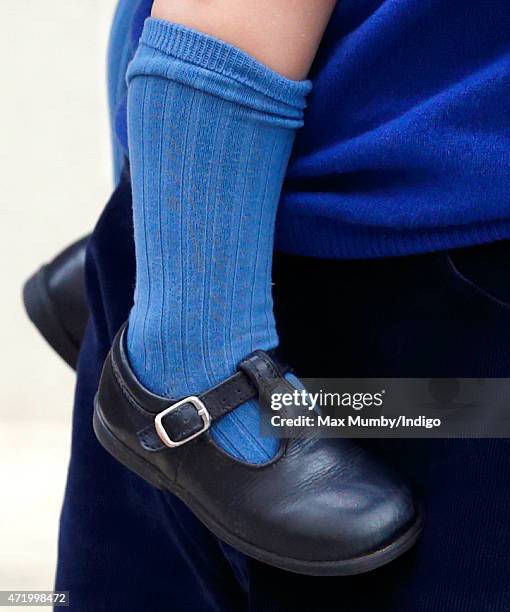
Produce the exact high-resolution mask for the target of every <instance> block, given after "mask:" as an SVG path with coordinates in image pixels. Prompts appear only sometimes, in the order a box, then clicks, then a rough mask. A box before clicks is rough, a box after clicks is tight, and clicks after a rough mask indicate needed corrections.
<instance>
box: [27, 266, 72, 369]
mask: <svg viewBox="0 0 510 612" xmlns="http://www.w3.org/2000/svg"><path fill="white" fill-rule="evenodd" d="M23 303H24V305H25V310H26V312H27V315H28V318H29V319H30V320H31V321H32V323H33V324H34V325H35V327H36V328H37V330H38V331H39V333H40V334H41V336H42V337H43V338H44V339H45V340H46V342H47V343H48V344H49V345H50V346H51V348H52V349H53V350H54V351H55V352H56V353H58V355H60V357H61V358H62V359H63V360H64V361H65V362H66V363H67V364H68V365H69V366H70V367H71V368H73V369H76V363H77V361H78V353H79V347H77V346H76V344H75V343H74V342H73V341H72V339H71V338H70V336H69V334H68V333H67V332H66V330H65V328H64V327H63V325H62V324H61V322H60V320H59V318H58V315H57V312H56V310H55V306H54V304H53V301H52V300H51V297H50V295H49V293H48V285H47V282H46V270H45V266H43V267H42V268H40V269H39V270H38V271H37V272H36V273H35V274H33V275H32V276H31V277H30V278H29V279H28V280H27V281H26V282H25V284H24V285H23Z"/></svg>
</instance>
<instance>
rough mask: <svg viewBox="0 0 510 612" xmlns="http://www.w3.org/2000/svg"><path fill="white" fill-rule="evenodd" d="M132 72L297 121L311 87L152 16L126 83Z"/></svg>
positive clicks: (227, 46) (231, 48)
mask: <svg viewBox="0 0 510 612" xmlns="http://www.w3.org/2000/svg"><path fill="white" fill-rule="evenodd" d="M137 76H157V77H161V78H167V79H170V80H175V81H177V82H180V83H182V84H184V85H188V86H190V87H194V88H196V89H200V90H202V91H205V92H207V93H210V94H213V95H217V96H220V97H223V98H225V99H228V100H230V101H232V102H237V103H240V104H242V105H244V106H249V107H251V108H254V109H256V110H259V111H264V112H269V113H271V114H274V115H279V116H281V118H282V120H284V121H285V120H290V121H293V120H294V121H295V120H297V121H298V122H299V123H300V120H301V119H302V116H303V110H304V108H305V106H306V96H307V94H308V93H309V92H310V90H311V83H310V81H293V80H291V79H287V78H285V77H284V76H282V75H281V74H278V73H277V72H275V71H274V70H271V69H270V68H268V67H267V66H264V65H263V64H261V63H260V62H258V61H257V60H256V59H254V58H253V57H251V56H250V55H248V54H247V53H245V52H244V51H242V50H241V49H238V48H236V47H234V46H232V45H230V44H228V43H226V42H223V41H221V40H218V39H217V38H214V37H213V36H209V35H207V34H203V33H201V32H197V31H196V30H192V29H190V28H187V27H184V26H182V25H179V24H174V23H169V22H167V21H162V20H160V19H153V18H149V19H147V20H146V22H145V25H144V29H143V32H142V36H141V38H140V45H139V47H138V51H137V54H136V56H135V58H134V59H133V61H132V62H131V64H130V66H129V68H128V73H127V79H128V83H129V82H130V81H131V80H132V79H134V78H136V77H137ZM292 127H295V126H294V125H293V126H292Z"/></svg>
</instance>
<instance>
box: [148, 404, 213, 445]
mask: <svg viewBox="0 0 510 612" xmlns="http://www.w3.org/2000/svg"><path fill="white" fill-rule="evenodd" d="M184 404H192V405H193V406H194V407H195V409H196V411H197V414H198V415H199V416H200V418H201V419H202V422H203V427H202V429H200V431H197V432H195V433H193V434H191V435H190V436H188V437H187V438H184V440H179V441H176V440H172V438H171V437H170V436H169V435H168V432H167V431H166V429H165V426H164V425H163V419H164V417H165V416H166V415H167V414H170V413H172V412H175V411H176V410H178V409H179V408H180V407H181V406H183V405H184ZM154 425H155V427H156V432H157V434H158V436H159V437H160V439H161V441H162V442H163V444H164V445H165V446H168V447H169V448H176V447H178V446H182V445H183V444H187V443H188V442H190V441H191V440H193V439H194V438H196V437H198V436H200V435H202V434H203V433H204V432H205V431H207V430H208V429H209V427H210V426H211V415H210V414H209V411H208V410H207V408H206V407H205V405H204V403H203V402H202V400H200V399H199V398H198V397H196V396H195V395H190V397H186V398H185V399H183V400H180V401H179V402H177V403H176V404H172V405H171V406H169V407H168V408H166V409H165V410H163V412H160V413H159V414H158V415H157V416H156V419H155V421H154Z"/></svg>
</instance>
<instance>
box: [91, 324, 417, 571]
mask: <svg viewBox="0 0 510 612" xmlns="http://www.w3.org/2000/svg"><path fill="white" fill-rule="evenodd" d="M125 328H126V327H125V326H124V327H123V329H121V331H120V332H119V334H118V335H117V337H116V338H115V340H114V343H113V347H112V349H111V351H110V354H109V355H108V357H107V359H106V362H105V365H104V368H103V373H102V376H101V381H100V384H99V390H98V392H97V395H96V398H95V410H94V430H95V432H96V436H97V437H98V439H99V441H100V443H101V444H102V445H103V446H104V448H105V449H106V450H107V451H109V452H110V453H111V454H112V455H113V456H114V457H115V458H116V459H118V460H119V461H120V462H121V463H123V464H124V465H125V466H126V467H128V468H129V469H131V470H132V471H133V472H135V473H136V474H138V475H139V476H141V477H142V478H144V479H145V480H146V481H148V482H149V483H151V484H153V485H154V486H156V487H158V488H160V489H164V490H167V491H170V492H171V493H173V494H174V495H176V496H177V497H179V498H180V499H181V500H182V501H183V502H184V503H185V504H186V505H187V506H188V507H189V508H190V509H191V510H192V511H193V512H194V514H195V515H196V516H197V517H198V519H200V520H201V521H202V522H203V523H204V524H205V525H206V526H207V527H208V528H209V529H210V530H211V531H212V532H213V533H214V534H215V535H216V536H217V537H218V538H220V539H221V540H223V541H224V542H226V543H228V544H230V545H231V546H233V547H234V548H236V549H238V550H240V551H241V552H243V553H245V554H247V555H249V556H251V557H253V558H255V559H258V560H259V561H262V562H265V563H268V564H270V565H274V566H276V567H279V568H282V569H284V570H289V571H293V572H298V573H303V574H311V575H320V576H328V575H332V576H335V575H349V574H357V573H363V572H367V571H370V570H373V569H375V568H377V567H380V566H381V565H384V564H386V563H388V562H390V561H392V560H393V559H395V558H397V557H399V556H400V555H401V554H402V553H404V552H405V551H406V550H408V549H409V548H410V547H411V546H412V545H413V544H414V542H415V541H416V539H417V537H418V535H419V533H420V531H421V518H420V515H419V512H418V510H417V507H416V505H415V503H414V501H413V498H412V497H411V494H410V492H409V490H408V488H407V487H406V485H405V484H403V482H402V481H401V479H400V478H399V477H398V476H397V475H396V474H395V473H394V472H392V471H391V470H390V469H389V468H388V467H387V466H385V465H384V464H383V463H382V462H381V461H380V460H379V459H377V458H375V457H373V456H372V455H370V454H369V453H368V452H366V451H365V450H363V449H362V448H361V447H359V446H357V445H356V444H355V443H354V442H352V441H350V440H344V439H335V440H328V439H323V438H301V439H284V440H282V441H281V444H280V450H279V452H278V454H277V456H276V457H274V459H272V460H271V461H269V462H268V463H266V464H263V465H254V464H249V463H245V462H243V461H239V460H237V459H235V458H233V457H231V456H230V455H229V454H227V453H226V452H224V451H223V450H221V449H220V448H219V447H218V446H217V445H216V444H215V443H214V441H213V439H212V437H211V436H210V432H209V431H208V430H209V428H210V426H211V425H212V424H213V423H214V422H215V421H217V420H218V419H220V418H221V417H222V416H224V415H225V414H227V413H228V412H230V411H231V410H234V409H235V408H236V407H237V406H239V405H240V404H242V403H244V402H246V401H247V400H248V399H251V398H257V397H258V400H259V402H261V403H263V404H264V405H267V404H266V403H265V402H267V401H268V400H269V399H270V394H271V393H283V392H292V391H294V387H292V385H291V384H290V383H289V382H288V381H287V380H286V379H285V378H284V373H285V372H286V369H285V368H284V367H283V366H281V365H280V364H278V363H277V362H276V361H275V360H274V359H273V358H272V357H271V356H270V355H269V354H268V353H265V352H263V351H256V352H255V353H253V354H252V355H250V356H249V357H247V359H246V360H245V361H243V362H242V363H241V364H240V365H239V370H238V372H237V373H236V374H235V375H233V376H231V377H230V378H229V379H227V380H225V381H224V382H222V383H221V384H219V385H217V386H216V387H215V388H213V389H210V390H209V391H206V392H205V393H202V394H201V395H199V396H198V397H188V398H185V399H182V400H180V401H172V400H169V399H165V398H163V397H160V396H157V395H154V394H153V393H151V392H150V391H148V390H147V389H145V388H144V387H143V386H142V385H141V384H140V383H139V382H138V381H137V379H136V377H135V375H134V373H133V371H132V370H131V368H130V365H129V362H128V358H127V354H126V351H125V348H124V330H125ZM295 410H298V409H297V408H291V409H287V415H288V416H291V415H292V414H293V413H294V414H296V412H294V411H295ZM287 415H286V416H287Z"/></svg>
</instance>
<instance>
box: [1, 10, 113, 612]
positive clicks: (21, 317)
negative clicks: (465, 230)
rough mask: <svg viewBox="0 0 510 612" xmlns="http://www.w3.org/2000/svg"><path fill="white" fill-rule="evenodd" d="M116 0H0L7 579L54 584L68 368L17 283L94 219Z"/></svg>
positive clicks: (107, 167)
mask: <svg viewBox="0 0 510 612" xmlns="http://www.w3.org/2000/svg"><path fill="white" fill-rule="evenodd" d="M114 5H115V0H16V1H14V0H0V58H1V64H0V65H1V81H0V283H1V284H0V589H2V590H7V589H45V590H51V589H52V588H53V580H54V571H55V561H56V553H57V531H58V519H59V513H60V507H61V503H62V497H63V492H64V483H65V476H66V470H67V463H68V459H69V450H70V433H71V410H72V402H73V387H74V373H73V372H72V371H71V370H70V369H69V368H68V367H67V366H66V365H65V364H64V363H63V362H61V361H60V360H59V359H58V357H56V356H55V355H53V354H52V353H51V351H50V350H49V348H48V347H47V346H46V344H45V343H44V341H43V340H42V339H41V338H40V337H38V336H37V335H36V333H35V331H34V329H33V328H32V326H31V324H30V323H29V322H28V320H27V319H26V317H25V314H24V312H23V309H22V302H21V286H22V283H23V280H24V279H25V278H26V277H27V276H29V275H30V274H31V273H32V272H33V271H34V270H35V268H37V267H38V266H39V265H40V264H41V263H42V262H43V261H44V260H47V259H50V258H51V257H52V256H53V255H54V254H55V253H56V252H57V251H58V250H59V249H61V248H62V247H64V246H65V245H66V244H68V243H69V242H71V241H73V240H74V239H76V238H78V237H80V236H81V235H84V234H86V233H88V232H89V231H90V230H91V228H92V227H93V225H94V223H95V221H96V220H97V217H98V215H99V213H100V211H101V209H102V208H103V206H104V204H105V202H106V200H107V198H108V196H109V194H110V191H111V186H112V180H111V164H110V144H109V128H108V123H107V96H106V74H105V66H106V49H107V39H108V31H109V27H110V22H111V18H112V15H113V11H114ZM17 609H18V610H21V608H17ZM31 609H32V608H31Z"/></svg>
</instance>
